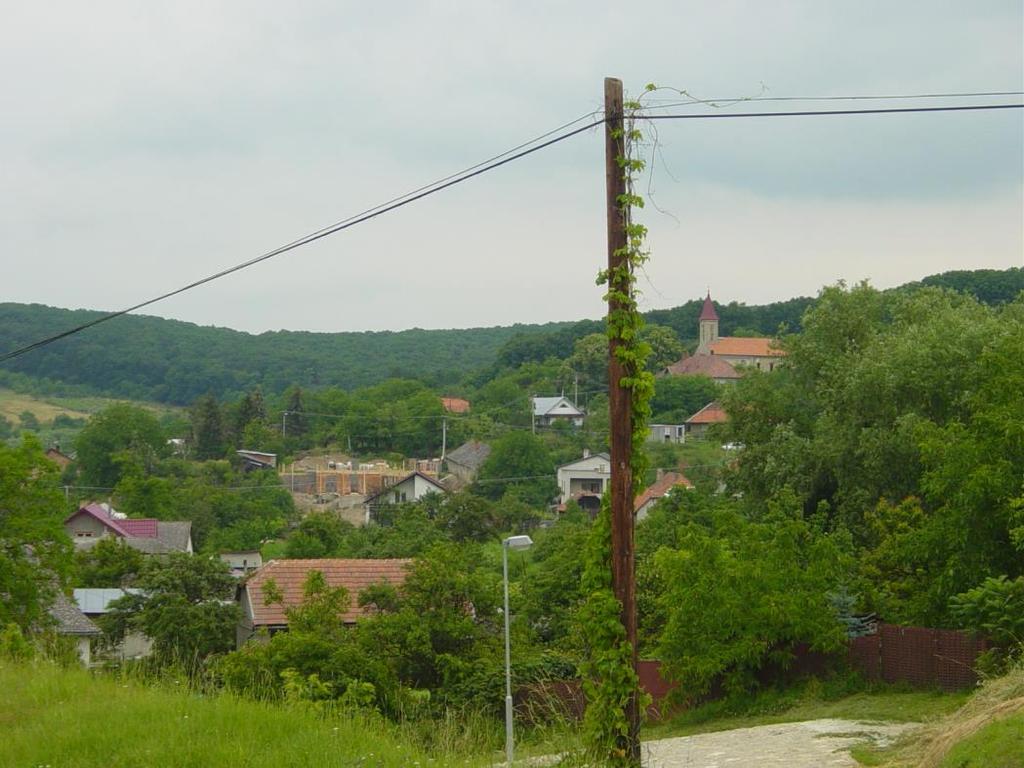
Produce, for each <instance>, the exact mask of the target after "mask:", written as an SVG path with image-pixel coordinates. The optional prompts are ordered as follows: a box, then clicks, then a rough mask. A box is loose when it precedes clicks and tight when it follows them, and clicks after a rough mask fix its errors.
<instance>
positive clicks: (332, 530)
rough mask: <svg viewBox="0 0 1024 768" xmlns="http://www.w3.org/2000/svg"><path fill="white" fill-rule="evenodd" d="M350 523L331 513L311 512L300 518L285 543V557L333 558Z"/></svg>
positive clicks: (350, 525) (349, 527) (350, 526)
mask: <svg viewBox="0 0 1024 768" xmlns="http://www.w3.org/2000/svg"><path fill="white" fill-rule="evenodd" d="M351 528H352V524H351V523H347V522H345V521H344V520H341V519H340V518H339V517H338V516H337V515H335V514H332V513H331V512H311V513H310V514H308V515H306V516H305V517H304V518H302V522H300V523H299V527H298V528H296V529H295V530H294V531H293V532H292V533H291V534H290V535H289V536H288V539H287V542H286V549H285V552H286V556H287V557H290V558H318V557H333V556H334V555H335V553H336V552H337V550H338V547H339V546H340V545H341V543H342V540H343V539H344V538H345V534H346V532H347V530H349V529H351Z"/></svg>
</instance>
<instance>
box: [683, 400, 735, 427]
mask: <svg viewBox="0 0 1024 768" xmlns="http://www.w3.org/2000/svg"><path fill="white" fill-rule="evenodd" d="M728 420H729V415H728V414H727V413H726V412H725V410H724V409H723V408H722V406H720V405H719V404H718V401H717V400H712V401H711V402H710V403H708V404H707V405H705V406H704V407H703V408H701V409H700V410H699V411H697V412H696V413H695V414H693V416H691V417H690V418H689V419H687V420H686V423H687V424H688V425H689V424H720V423H721V422H723V421H728Z"/></svg>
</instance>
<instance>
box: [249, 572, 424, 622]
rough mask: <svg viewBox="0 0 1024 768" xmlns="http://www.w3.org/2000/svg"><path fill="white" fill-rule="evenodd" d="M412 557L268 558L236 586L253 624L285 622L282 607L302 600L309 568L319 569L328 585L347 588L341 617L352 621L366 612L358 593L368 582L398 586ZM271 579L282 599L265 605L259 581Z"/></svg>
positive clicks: (286, 617) (402, 580) (261, 585)
mask: <svg viewBox="0 0 1024 768" xmlns="http://www.w3.org/2000/svg"><path fill="white" fill-rule="evenodd" d="M411 564H412V560H397V559H396V560H348V559H340V558H327V559H319V560H271V561H270V562H269V563H267V564H266V565H264V566H263V567H262V568H260V569H259V570H257V571H256V572H255V573H253V574H252V575H250V576H249V578H248V579H246V580H245V582H244V583H243V585H242V586H241V587H240V592H241V591H243V590H244V591H245V593H246V594H247V597H248V600H249V604H250V606H251V608H252V621H253V626H257V627H258V626H287V624H288V616H287V615H286V614H285V609H286V608H292V607H295V606H298V605H301V604H302V597H303V585H304V584H305V581H306V577H307V576H308V575H309V574H310V573H311V572H312V571H320V573H322V574H323V576H324V581H326V582H327V585H328V586H329V587H344V588H345V589H346V590H348V596H349V601H350V602H349V610H348V611H346V612H345V613H344V614H343V615H342V620H343V621H346V622H354V621H356V620H357V619H359V618H361V617H363V616H366V615H369V612H368V611H367V610H365V609H363V608H360V607H359V603H358V599H359V593H360V592H361V591H363V590H364V589H366V588H367V587H369V586H370V585H372V584H381V583H388V584H391V585H393V586H395V587H401V586H402V584H403V583H405V576H406V572H407V570H408V568H409V566H410V565H411ZM268 579H273V580H274V582H275V583H276V584H277V588H278V589H279V590H280V591H281V595H282V596H283V598H284V600H283V604H282V603H272V604H270V605H266V604H265V602H264V600H265V598H264V594H263V585H264V584H265V583H266V582H267V580H268Z"/></svg>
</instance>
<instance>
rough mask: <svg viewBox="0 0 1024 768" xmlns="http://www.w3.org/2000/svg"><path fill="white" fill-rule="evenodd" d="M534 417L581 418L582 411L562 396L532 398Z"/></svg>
mask: <svg viewBox="0 0 1024 768" xmlns="http://www.w3.org/2000/svg"><path fill="white" fill-rule="evenodd" d="M533 415H534V416H582V415H583V411H581V410H580V409H579V408H577V407H576V406H575V405H574V404H573V402H572V401H571V400H570V399H569V398H567V397H565V396H564V395H562V396H559V397H535V398H533Z"/></svg>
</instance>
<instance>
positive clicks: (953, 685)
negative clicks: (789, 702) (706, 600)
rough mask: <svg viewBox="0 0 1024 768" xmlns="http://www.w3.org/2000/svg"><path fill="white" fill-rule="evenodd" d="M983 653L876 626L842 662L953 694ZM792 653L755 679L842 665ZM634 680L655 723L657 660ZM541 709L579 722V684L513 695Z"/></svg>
mask: <svg viewBox="0 0 1024 768" xmlns="http://www.w3.org/2000/svg"><path fill="white" fill-rule="evenodd" d="M987 648H988V644H987V643H986V642H985V641H984V640H983V639H980V638H976V637H973V636H972V635H970V634H968V633H966V632H959V631H956V630H948V629H929V628H926V627H901V626H896V625H894V624H879V625H878V632H877V634H874V635H867V636H865V637H857V638H854V639H852V640H850V641H849V644H848V647H847V653H846V660H847V662H848V663H849V665H850V666H851V667H852V668H853V669H855V670H857V671H859V672H860V673H861V674H863V675H864V677H866V678H867V679H869V680H882V681H885V682H887V683H909V684H910V685H915V686H920V687H940V688H943V689H945V690H949V691H953V690H958V689H960V688H969V687H971V686H973V685H974V684H975V683H977V681H978V676H977V674H976V673H975V672H974V664H975V662H976V661H977V658H978V654H980V653H981V652H982V651H984V650H986V649H987ZM794 653H795V658H794V659H793V661H792V663H791V664H789V665H787V666H786V667H785V669H782V668H780V669H767V668H766V669H765V670H763V671H762V674H761V675H759V677H760V678H762V682H763V683H765V684H768V683H771V682H776V683H777V682H784V681H787V680H788V681H792V680H796V679H798V678H801V677H807V676H809V675H819V676H820V675H823V674H825V673H827V672H828V670H829V669H834V668H835V666H836V664H840V665H841V661H842V654H839V655H835V656H825V655H824V654H820V653H816V652H814V651H811V650H809V649H808V648H806V647H798V648H796V649H795V651H794ZM637 675H638V677H639V678H640V687H641V688H642V689H643V690H644V691H646V692H647V693H649V694H650V695H651V706H650V708H649V710H648V714H649V715H650V716H651V717H652V718H655V719H657V718H658V717H660V715H661V708H662V706H661V705H662V703H663V701H664V699H665V697H666V696H667V695H668V694H669V692H670V691H672V689H673V688H675V687H676V686H675V684H674V683H671V682H669V681H668V680H666V679H665V678H664V677H663V676H662V674H661V662H660V661H655V660H646V661H640V662H639V663H638V665H637ZM721 693H722V692H721V690H720V688H719V687H718V686H712V691H711V692H710V693H709V695H708V696H707V697H706V698H707V699H715V698H718V697H719V696H720V695H721ZM545 707H550V708H552V711H555V710H557V711H558V712H559V713H560V714H562V715H563V716H568V717H570V718H579V717H581V716H582V714H583V710H584V709H585V707H586V702H585V701H584V698H583V693H582V691H581V690H580V685H579V682H578V681H576V680H569V681H560V682H549V683H545V684H538V685H534V686H526V687H524V688H522V689H520V690H519V691H518V692H517V695H516V709H517V710H520V711H521V712H523V714H524V715H525V716H530V715H529V714H527V710H532V712H531V714H532V716H533V717H534V718H536V717H537V716H538V715H539V714H540V712H541V711H542V710H543V709H544V708H545Z"/></svg>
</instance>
